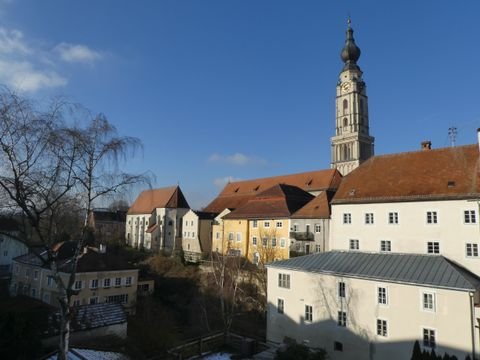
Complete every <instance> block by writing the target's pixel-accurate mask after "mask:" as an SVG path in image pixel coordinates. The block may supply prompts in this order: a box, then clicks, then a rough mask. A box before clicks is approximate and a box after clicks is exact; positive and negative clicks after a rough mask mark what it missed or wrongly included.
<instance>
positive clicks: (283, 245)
mask: <svg viewBox="0 0 480 360" xmlns="http://www.w3.org/2000/svg"><path fill="white" fill-rule="evenodd" d="M285 243H286V241H285V238H280V247H282V248H284V247H285Z"/></svg>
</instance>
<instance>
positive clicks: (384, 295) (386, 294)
mask: <svg viewBox="0 0 480 360" xmlns="http://www.w3.org/2000/svg"><path fill="white" fill-rule="evenodd" d="M380 289H383V290H385V294H380ZM376 295H377V297H376V303H377V304H378V305H381V306H388V300H389V299H388V287H386V286H382V285H377V294H376ZM383 298H384V299H385V302H383V301H382V299H383Z"/></svg>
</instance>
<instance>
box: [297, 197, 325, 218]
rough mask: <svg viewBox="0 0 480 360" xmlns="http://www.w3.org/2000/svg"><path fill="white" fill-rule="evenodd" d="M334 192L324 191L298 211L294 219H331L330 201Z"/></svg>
mask: <svg viewBox="0 0 480 360" xmlns="http://www.w3.org/2000/svg"><path fill="white" fill-rule="evenodd" d="M332 197H333V192H330V191H324V192H321V193H320V194H318V196H317V197H316V198H314V199H313V200H312V201H310V202H309V203H308V204H307V205H305V206H304V207H302V208H301V209H300V210H298V211H296V212H295V213H294V214H293V215H292V216H291V218H292V219H330V201H331V200H332Z"/></svg>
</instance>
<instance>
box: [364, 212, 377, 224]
mask: <svg viewBox="0 0 480 360" xmlns="http://www.w3.org/2000/svg"><path fill="white" fill-rule="evenodd" d="M373 224H375V215H374V214H373V213H371V212H370V213H365V225H373Z"/></svg>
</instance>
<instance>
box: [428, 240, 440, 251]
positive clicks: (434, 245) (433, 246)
mask: <svg viewBox="0 0 480 360" xmlns="http://www.w3.org/2000/svg"><path fill="white" fill-rule="evenodd" d="M427 253H429V254H440V243H439V242H438V241H429V242H428V243H427Z"/></svg>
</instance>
